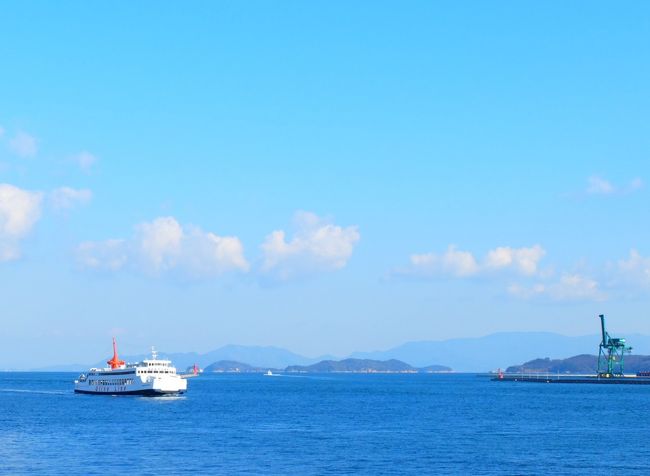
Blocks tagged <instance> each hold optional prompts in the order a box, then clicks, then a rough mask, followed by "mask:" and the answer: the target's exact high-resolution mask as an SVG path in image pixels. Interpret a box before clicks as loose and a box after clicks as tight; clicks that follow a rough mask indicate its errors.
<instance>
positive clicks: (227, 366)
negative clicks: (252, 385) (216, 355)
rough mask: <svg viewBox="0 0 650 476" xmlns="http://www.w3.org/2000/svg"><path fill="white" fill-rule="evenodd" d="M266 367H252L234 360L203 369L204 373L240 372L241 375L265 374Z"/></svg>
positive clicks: (219, 362)
mask: <svg viewBox="0 0 650 476" xmlns="http://www.w3.org/2000/svg"><path fill="white" fill-rule="evenodd" d="M267 370H268V367H264V368H262V367H253V366H252V365H248V364H245V363H243V362H236V361H234V360H220V361H218V362H214V363H212V364H210V365H208V366H207V367H205V368H204V369H203V371H204V372H208V373H209V372H241V373H258V372H266V371H267Z"/></svg>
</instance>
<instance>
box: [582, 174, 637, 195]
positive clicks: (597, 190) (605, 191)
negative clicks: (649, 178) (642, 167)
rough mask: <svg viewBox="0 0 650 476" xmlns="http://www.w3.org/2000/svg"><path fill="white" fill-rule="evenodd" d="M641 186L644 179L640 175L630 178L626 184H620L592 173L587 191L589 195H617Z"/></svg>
mask: <svg viewBox="0 0 650 476" xmlns="http://www.w3.org/2000/svg"><path fill="white" fill-rule="evenodd" d="M641 188H643V180H641V179H640V178H638V177H637V178H634V179H632V180H630V181H629V182H628V183H627V184H625V185H621V186H618V185H615V184H613V183H612V182H610V181H609V180H606V179H604V178H602V177H599V176H597V175H592V176H591V177H589V178H588V179H587V188H586V190H585V192H586V193H587V195H615V194H626V193H632V192H634V191H636V190H639V189H641Z"/></svg>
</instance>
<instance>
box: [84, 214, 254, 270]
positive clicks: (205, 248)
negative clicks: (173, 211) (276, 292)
mask: <svg viewBox="0 0 650 476" xmlns="http://www.w3.org/2000/svg"><path fill="white" fill-rule="evenodd" d="M77 261H78V263H79V264H80V265H81V266H83V267H85V268H89V269H100V270H110V271H116V270H119V269H122V268H125V267H131V268H132V269H136V270H140V271H143V272H146V273H148V274H152V275H161V274H163V273H166V272H171V271H173V270H177V271H180V272H181V273H183V274H184V275H186V276H189V277H195V278H200V277H210V276H216V275H219V274H222V273H225V272H228V271H240V272H246V271H248V270H249V264H248V262H247V261H246V259H245V258H244V247H243V245H242V243H241V241H240V240H239V239H238V238H237V237H232V236H218V235H216V234H214V233H211V232H206V231H203V230H201V229H200V228H198V227H194V226H185V227H184V226H182V225H181V224H180V223H178V221H176V219H175V218H173V217H159V218H156V219H155V220H153V221H151V222H145V223H140V224H138V225H136V227H135V233H134V235H133V237H132V238H131V239H129V240H107V241H99V242H92V241H88V242H85V243H82V244H81V245H79V247H78V248H77Z"/></svg>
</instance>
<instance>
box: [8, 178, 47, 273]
mask: <svg viewBox="0 0 650 476" xmlns="http://www.w3.org/2000/svg"><path fill="white" fill-rule="evenodd" d="M41 201H42V194H41V193H40V192H32V191H29V190H23V189H21V188H18V187H15V186H14V185H9V184H0V261H10V260H14V259H17V258H19V257H20V246H19V245H20V241H21V240H22V239H23V238H25V236H27V234H29V232H30V231H31V230H32V227H33V226H34V224H35V223H36V222H37V221H38V219H39V218H40V216H41Z"/></svg>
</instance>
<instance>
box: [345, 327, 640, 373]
mask: <svg viewBox="0 0 650 476" xmlns="http://www.w3.org/2000/svg"><path fill="white" fill-rule="evenodd" d="M612 334H613V335H615V336H617V337H626V338H627V342H628V344H629V345H631V346H632V347H633V348H634V351H633V352H634V354H637V353H639V354H644V353H648V354H650V337H648V336H641V335H622V334H620V333H618V332H612ZM599 342H600V336H599V335H590V336H578V337H569V336H563V335H559V334H554V333H551V332H500V333H497V334H491V335H488V336H485V337H477V338H472V339H449V340H442V341H420V342H407V343H405V344H402V345H399V346H397V347H393V348H391V349H388V350H383V351H376V352H355V353H353V354H352V355H351V357H354V358H359V359H375V360H387V359H398V360H401V361H403V362H408V363H409V364H410V365H413V366H415V367H423V366H425V365H428V364H430V363H431V362H439V363H441V364H444V365H448V366H450V367H452V368H453V369H454V370H455V371H458V372H477V371H489V370H494V369H497V368H499V367H501V368H505V367H506V366H507V365H509V364H511V363H512V362H527V361H530V360H533V359H535V358H537V357H539V356H540V355H544V356H548V357H549V358H551V359H561V358H564V357H566V356H567V355H576V354H593V353H594V352H597V351H598V343H599Z"/></svg>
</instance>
